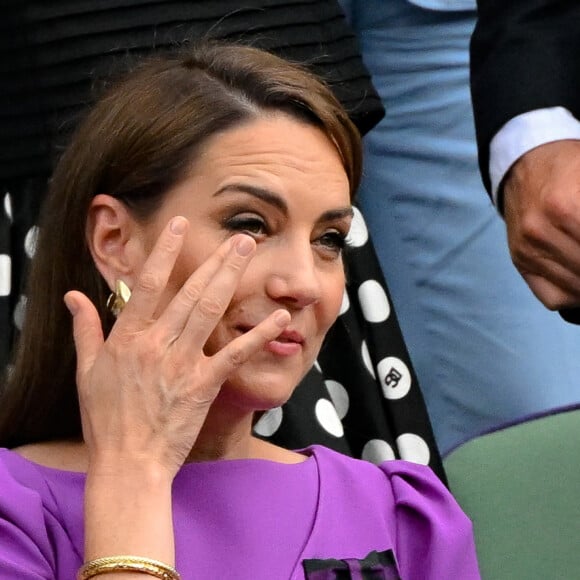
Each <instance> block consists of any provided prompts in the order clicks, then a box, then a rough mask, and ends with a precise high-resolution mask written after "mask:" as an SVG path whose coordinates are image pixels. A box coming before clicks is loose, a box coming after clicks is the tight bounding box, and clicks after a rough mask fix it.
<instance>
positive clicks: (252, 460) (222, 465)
mask: <svg viewBox="0 0 580 580" xmlns="http://www.w3.org/2000/svg"><path fill="white" fill-rule="evenodd" d="M315 448H316V445H312V446H309V447H305V448H303V449H293V451H294V452H295V453H299V454H300V455H304V456H305V459H304V461H300V462H297V463H285V462H281V461H274V460H272V459H263V458H259V457H248V458H241V459H210V460H207V461H191V462H188V463H184V464H183V465H182V466H181V469H180V470H179V471H178V473H177V475H176V476H175V479H177V478H178V477H179V476H180V474H186V473H187V472H189V471H193V470H195V469H199V470H207V471H211V470H213V471H215V470H222V469H231V468H235V467H237V466H241V465H243V464H248V465H249V464H254V465H258V466H263V467H271V468H274V467H275V466H278V468H279V469H284V468H293V467H294V468H295V469H297V468H298V467H299V466H301V465H307V464H310V463H311V462H312V461H314V455H315ZM0 452H2V453H4V454H7V455H8V456H9V457H10V456H11V457H14V458H16V459H17V460H18V461H20V462H23V463H24V464H26V465H28V466H30V467H32V468H33V469H36V470H39V471H45V472H48V473H53V474H55V475H60V476H68V477H82V478H85V477H86V475H87V472H86V471H74V470H70V469H60V468H58V467H51V466H49V465H44V464H42V463H37V462H36V461H33V460H32V459H28V458H27V457H24V456H23V455H20V454H19V453H18V452H16V451H13V450H11V449H7V448H3V449H0ZM175 479H174V481H175Z"/></svg>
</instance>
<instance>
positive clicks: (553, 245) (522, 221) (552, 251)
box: [504, 140, 580, 310]
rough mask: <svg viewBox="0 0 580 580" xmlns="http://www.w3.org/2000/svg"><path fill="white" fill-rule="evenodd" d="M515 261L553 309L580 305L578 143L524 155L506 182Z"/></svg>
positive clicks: (558, 143)
mask: <svg viewBox="0 0 580 580" xmlns="http://www.w3.org/2000/svg"><path fill="white" fill-rule="evenodd" d="M504 217H505V222H506V226H507V233H508V243H509V248H510V253H511V256H512V260H513V262H514V264H515V266H516V267H517V269H518V270H519V272H520V273H521V275H522V276H523V277H524V279H525V280H526V282H527V284H528V285H529V287H530V289H531V290H532V292H533V293H534V294H535V295H536V297H537V298H538V299H539V300H540V301H541V302H542V303H543V304H544V305H545V306H546V307H548V308H549V309H551V310H556V309H561V308H567V307H568V308H569V307H575V306H580V141H577V140H563V141H555V142H552V143H547V144H545V145H542V146H540V147H537V148H535V149H532V150H531V151H529V152H528V153H526V154H525V155H523V156H522V157H521V158H520V159H519V160H518V161H517V162H516V163H515V164H514V166H513V167H512V168H511V170H510V172H509V173H508V175H507V177H506V180H505V183H504Z"/></svg>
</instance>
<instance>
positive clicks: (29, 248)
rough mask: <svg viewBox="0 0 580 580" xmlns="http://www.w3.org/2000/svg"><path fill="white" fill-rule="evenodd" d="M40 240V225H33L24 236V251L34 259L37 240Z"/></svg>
mask: <svg viewBox="0 0 580 580" xmlns="http://www.w3.org/2000/svg"><path fill="white" fill-rule="evenodd" d="M37 240H38V227H37V226H32V227H31V228H30V229H29V230H28V232H27V234H26V237H25V238H24V251H25V252H26V255H27V256H28V257H29V258H30V259H31V260H32V258H34V253H35V252H36V242H37Z"/></svg>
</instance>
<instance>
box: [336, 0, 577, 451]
mask: <svg viewBox="0 0 580 580" xmlns="http://www.w3.org/2000/svg"><path fill="white" fill-rule="evenodd" d="M342 4H343V7H344V9H345V11H346V14H347V16H348V17H349V19H350V22H351V25H352V26H353V28H354V30H355V31H356V33H357V35H358V39H359V43H360V47H361V52H362V55H363V60H364V62H365V64H366V65H367V67H368V68H369V70H370V72H371V75H372V79H373V83H374V84H375V86H376V87H377V90H378V91H379V94H380V96H381V98H382V100H383V104H384V105H385V108H386V116H385V117H384V119H383V120H382V121H381V122H380V123H379V125H378V126H377V127H376V128H374V129H373V130H372V131H371V132H370V133H369V134H368V135H367V136H366V137H365V139H364V142H365V172H364V179H363V182H362V186H361V189H360V196H359V200H360V206H361V208H362V211H363V214H364V216H365V219H366V220H367V223H368V225H369V229H370V231H371V235H372V238H373V240H374V242H375V247H376V250H377V253H378V256H379V259H380V262H381V266H382V268H383V271H384V273H385V277H386V278H387V280H389V284H390V289H391V292H392V295H393V301H394V304H395V306H396V308H397V311H398V312H399V320H400V324H401V327H402V331H403V335H404V337H405V340H406V342H407V344H408V347H409V351H410V355H411V358H412V360H413V362H414V365H415V368H416V372H417V374H418V377H419V382H420V384H421V386H422V389H423V393H424V395H425V400H426V404H427V408H428V411H429V414H430V417H431V421H432V423H433V428H434V431H435V435H436V438H437V442H438V444H439V447H440V449H441V451H442V452H443V453H445V452H447V451H449V450H450V449H451V448H453V447H454V446H456V445H457V444H459V443H461V442H462V441H465V440H467V439H470V438H471V437H474V436H476V435H477V434H479V433H481V432H483V431H486V430H488V429H490V428H493V427H495V426H498V425H499V424H502V423H505V422H509V421H512V420H515V419H517V418H521V417H523V416H527V415H530V414H533V413H536V412H540V411H543V410H546V409H549V408H553V407H558V406H562V405H567V404H570V403H573V402H576V401H578V400H580V383H579V382H578V380H577V377H578V376H579V374H580V358H579V357H578V356H577V353H578V351H579V349H580V332H579V331H578V329H577V328H574V327H572V326H570V325H568V324H566V323H565V322H564V321H562V320H561V319H560V317H559V316H558V315H556V314H553V313H550V312H548V311H546V310H545V309H544V308H543V307H542V306H541V304H539V303H538V301H537V300H536V299H535V298H534V296H533V294H532V293H531V292H530V291H529V289H528V288H527V287H526V285H525V283H524V282H523V280H522V279H521V277H520V276H519V275H518V273H517V271H516V270H515V268H514V267H513V264H512V263H511V260H510V256H509V253H508V249H507V243H506V233H505V225H504V223H503V222H502V220H501V218H500V216H499V215H498V214H497V212H496V211H495V209H494V207H493V206H492V204H491V203H490V201H489V198H488V197H487V195H486V193H485V190H484V188H483V186H482V184H481V177H480V175H479V171H478V165H477V147H476V139H475V134H474V128H473V112H472V103H471V99H470V85H469V82H470V79H469V43H470V37H471V34H472V32H473V29H474V26H475V23H476V18H477V13H476V5H475V0H451V1H449V0H445V1H441V0H390V1H389V2H382V1H380V0H365V1H362V0H361V1H357V0H350V1H348V0H344V1H343V2H342ZM536 4H545V5H547V4H549V2H536V3H534V2H527V0H526V2H524V1H523V0H522V1H521V2H504V3H501V2H486V1H485V0H483V1H482V2H480V9H481V10H482V14H481V21H480V24H479V27H480V35H479V36H478V35H477V34H476V37H475V43H474V46H473V50H474V64H475V67H476V78H475V81H476V84H475V87H476V92H478V93H479V94H480V95H481V97H480V100H481V105H480V106H479V109H481V108H482V107H483V106H484V104H485V106H486V107H487V108H486V111H487V115H488V117H489V116H490V115H492V114H493V115H499V112H498V111H500V109H501V106H500V105H501V103H502V101H500V100H499V99H497V95H496V92H494V91H497V93H498V94H499V91H500V87H501V82H502V80H503V79H505V78H507V77H508V76H509V77H510V78H511V79H513V80H514V82H513V83H512V84H511V85H509V87H511V89H513V90H512V92H515V90H516V89H517V90H519V91H520V92H521V93H522V95H525V96H526V97H529V99H530V100H531V101H533V100H534V99H536V97H537V96H538V93H537V91H535V90H532V89H531V88H530V87H531V86H532V85H530V86H528V85H526V82H527V80H528V79H529V78H530V77H533V76H535V75H536V71H535V70H534V69H533V67H531V68H528V65H527V64H525V65H524V64H522V65H521V67H520V68H519V69H517V70H518V71H522V77H523V74H524V73H523V71H527V70H531V71H532V72H531V73H530V75H527V76H525V77H523V78H520V77H518V76H517V75H516V74H515V72H513V71H509V72H508V73H507V75H506V74H503V73H502V72H501V71H502V70H503V69H501V66H502V62H503V61H502V55H501V52H500V51H499V50H498V49H496V50H495V51H492V50H488V51H487V53H486V54H487V58H484V56H485V55H484V54H480V53H484V52H485V51H486V50H487V48H486V47H484V46H483V41H484V39H485V41H486V42H487V43H488V44H491V42H492V40H496V39H498V38H501V37H499V36H498V35H497V34H496V29H500V30H501V31H502V34H504V35H506V36H507V35H509V34H510V33H512V32H513V33H514V34H517V33H518V29H516V28H514V27H513V26H511V25H506V26H505V27H504V26H503V23H504V21H505V18H508V16H509V14H510V13H511V12H512V10H513V12H514V14H516V13H517V12H518V11H519V12H522V13H524V12H527V11H529V12H530V14H531V13H532V10H533V6H534V5H536ZM562 4H567V5H568V6H569V7H570V8H569V12H570V16H571V15H572V14H571V13H572V12H574V13H575V14H577V12H578V7H577V6H578V4H577V3H574V7H572V2H568V3H566V2H564V3H559V5H562ZM524 5H525V6H524ZM516 6H517V7H518V8H514V7H516ZM486 7H487V8H486ZM494 12H495V13H496V14H494ZM536 14H537V15H538V18H541V16H542V14H543V12H541V11H538V12H537V13H536ZM568 20H569V22H570V23H572V22H578V19H577V18H576V19H575V20H574V19H573V18H569V19H568ZM526 22H529V19H528V20H527V21H526ZM494 25H495V26H494ZM522 26H523V25H522ZM571 26H572V24H571ZM530 30H531V33H530V35H529V37H528V38H529V40H530V43H532V41H534V40H537V41H538V46H540V44H541V43H540V40H539V38H538V35H537V32H538V31H543V30H544V29H542V27H540V26H538V27H537V30H536V28H531V29H530ZM549 30H550V28H549V27H548V25H546V28H545V31H546V32H547V31H549ZM568 30H569V37H568V39H569V40H568V45H567V46H568V48H570V49H571V42H574V43H575V46H576V52H575V53H573V52H572V51H571V50H569V51H568V53H569V54H577V46H578V39H579V38H580V35H578V34H577V31H578V26H576V27H575V28H574V27H573V26H572V30H570V29H568ZM485 31H487V34H488V35H487V36H485V37H484V36H483V35H484V32H485ZM574 31H575V32H574ZM572 36H574V41H572V40H571V39H572ZM478 39H479V40H478ZM546 43H548V42H547V41H546ZM503 46H506V45H505V44H504V45H503ZM514 46H516V48H514V54H517V55H518V58H521V60H522V62H525V63H527V59H528V55H527V53H526V51H525V50H523V49H521V50H520V48H519V47H520V45H519V44H518V45H514ZM541 46H543V44H542V45H541ZM500 47H501V43H500ZM542 50H543V49H542V48H539V49H538V53H541V52H542ZM565 52H566V51H564V50H562V54H564V53H565ZM533 54H537V53H533ZM546 54H547V53H546ZM478 55H479V56H478ZM478 58H479V60H478ZM514 58H515V57H514ZM553 60H557V57H556V56H555V55H553V58H552V59H551V60H549V61H547V62H546V67H548V66H551V63H552V61H553ZM560 60H561V61H562V62H563V61H564V59H560ZM577 61H578V59H577V58H576V59H572V58H570V59H569V60H568V61H566V62H570V63H572V62H577ZM577 68H578V67H576V69H575V71H574V73H572V74H571V75H570V79H569V85H567V86H569V88H572V87H576V88H577V87H578V86H579V83H578V82H577V80H574V79H576V78H577V77H575V76H574V74H577ZM514 69H515V67H514ZM494 71H495V72H496V78H495V82H494V83H493V85H492V84H491V83H490V82H489V78H490V77H491V75H492V74H493V72H494ZM502 74H503V76H502ZM478 79H479V80H478ZM515 79H517V80H515ZM546 84H549V83H546ZM577 96H578V91H577V90H575V97H576V98H577ZM522 98H523V97H522ZM538 99H539V97H538ZM512 100H513V99H512V95H511V93H509V92H508V91H507V90H506V98H505V99H504V101H505V102H506V103H509V102H511V101H512ZM563 102H564V101H563ZM477 103H478V101H477V99H476V112H477V111H478V104H477ZM491 129H492V130H491V131H488V132H487V133H486V139H487V140H488V141H489V139H490V138H491V135H492V134H493V132H494V131H497V130H499V129H500V123H499V122H495V123H494V124H493V125H492V127H491ZM482 143H484V141H482ZM483 146H485V145H483ZM569 146H570V145H568V147H569ZM576 159H578V158H576ZM576 163H577V161H576ZM569 167H570V168H572V167H573V163H572V162H570V164H569ZM569 175H570V173H569ZM562 178H563V177H562ZM538 183H539V180H538ZM577 183H578V180H576V184H577ZM576 230H578V231H580V229H579V228H576ZM576 235H578V234H577V233H576ZM577 287H578V288H580V285H577Z"/></svg>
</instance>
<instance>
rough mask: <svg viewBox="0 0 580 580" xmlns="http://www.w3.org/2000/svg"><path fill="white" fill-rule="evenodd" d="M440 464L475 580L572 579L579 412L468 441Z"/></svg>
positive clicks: (578, 557) (578, 528)
mask: <svg viewBox="0 0 580 580" xmlns="http://www.w3.org/2000/svg"><path fill="white" fill-rule="evenodd" d="M444 466H445V470H446V472H447V476H448V478H449V485H450V487H451V491H452V492H453V494H454V495H455V497H456V498H457V501H458V502H459V504H460V505H461V506H462V508H463V509H464V511H465V512H466V513H467V515H468V516H469V517H470V518H471V520H472V521H473V526H474V531H475V540H476V545H477V552H478V557H479V562H480V568H481V574H482V578H483V580H535V579H542V580H555V579H566V580H568V579H569V580H575V579H580V407H578V408H574V409H566V410H560V411H558V412H555V413H551V414H549V415H544V416H542V417H536V418H533V419H530V420H526V421H525V422H521V423H517V424H515V425H511V426H508V427H505V428H502V429H500V430H497V431H494V432H491V433H488V434H485V435H482V436H480V437H477V438H475V439H472V440H470V441H468V442H467V443H465V444H463V445H461V446H459V447H457V448H456V449H455V450H453V451H452V452H450V453H449V454H448V455H447V456H446V457H445V459H444ZM457 580H460V579H457Z"/></svg>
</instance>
